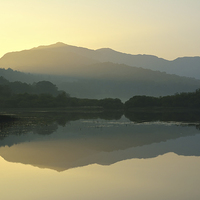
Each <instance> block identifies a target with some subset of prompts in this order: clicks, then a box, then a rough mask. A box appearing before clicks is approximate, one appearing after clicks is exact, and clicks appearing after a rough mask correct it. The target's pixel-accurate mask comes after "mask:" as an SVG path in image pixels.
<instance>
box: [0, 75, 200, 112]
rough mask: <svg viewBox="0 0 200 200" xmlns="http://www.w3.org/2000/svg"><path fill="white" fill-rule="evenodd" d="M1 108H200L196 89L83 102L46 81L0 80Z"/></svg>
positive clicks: (198, 90) (199, 93) (2, 78)
mask: <svg viewBox="0 0 200 200" xmlns="http://www.w3.org/2000/svg"><path fill="white" fill-rule="evenodd" d="M0 107H1V108H54V107H55V108H56V107H100V108H104V109H112V110H113V109H115V110H116V109H118V110H122V109H125V110H134V109H135V108H155V107H161V108H175V107H180V108H200V89H197V90H196V91H195V92H188V93H186V92H183V93H176V94H174V95H170V96H162V97H152V96H145V95H143V96H142V95H140V96H133V97H132V98H130V99H129V100H128V101H126V102H125V103H122V102H121V100H120V99H118V98H105V99H100V100H98V99H86V98H85V99H83V98H76V97H70V95H69V94H67V93H66V92H64V91H59V90H58V88H57V86H56V85H54V84H53V83H51V82H49V81H40V82H37V83H33V84H27V83H22V82H20V81H16V82H9V81H8V80H6V79H5V78H4V77H0Z"/></svg>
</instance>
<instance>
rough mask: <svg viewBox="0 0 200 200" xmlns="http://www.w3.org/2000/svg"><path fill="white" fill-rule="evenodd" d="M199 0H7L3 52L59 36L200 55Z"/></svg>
mask: <svg viewBox="0 0 200 200" xmlns="http://www.w3.org/2000/svg"><path fill="white" fill-rule="evenodd" d="M199 10H200V1H199V0H168V1H165V0H151V1H149V0H106V1H102V0H95V1H92V0H75V1H71V0H49V1H41V0H34V1H33V0H29V1H27V0H2V1H1V7H0V27H1V33H0V36H1V37H0V44H1V49H0V57H2V56H3V55H4V54H5V53H7V52H11V51H19V50H23V49H29V48H32V47H34V46H39V45H41V44H43V45H48V44H53V43H56V42H58V41H60V42H64V43H66V44H71V45H75V46H83V47H87V48H91V49H98V48H103V47H109V48H112V49H115V50H117V51H121V52H126V53H131V54H150V55H156V56H158V57H162V58H165V59H168V60H172V59H175V58H177V57H183V56H199V55H200V37H199V35H200V26H199V19H200V12H199Z"/></svg>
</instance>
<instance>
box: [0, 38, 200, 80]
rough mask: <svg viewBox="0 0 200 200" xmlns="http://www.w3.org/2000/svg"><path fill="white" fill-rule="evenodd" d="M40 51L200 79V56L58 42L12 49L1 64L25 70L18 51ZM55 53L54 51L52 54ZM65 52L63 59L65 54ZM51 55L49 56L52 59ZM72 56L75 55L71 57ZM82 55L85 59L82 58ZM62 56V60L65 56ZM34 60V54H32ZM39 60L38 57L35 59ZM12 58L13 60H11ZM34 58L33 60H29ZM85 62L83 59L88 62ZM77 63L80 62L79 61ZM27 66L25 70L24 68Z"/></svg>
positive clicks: (2, 59)
mask: <svg viewBox="0 0 200 200" xmlns="http://www.w3.org/2000/svg"><path fill="white" fill-rule="evenodd" d="M39 50H41V51H42V50H43V51H45V50H46V51H49V52H50V51H52V52H55V54H58V53H59V54H60V55H61V54H65V56H67V54H69V53H71V54H72V53H74V55H75V54H76V57H77V58H75V60H76V61H78V60H82V63H81V64H82V65H87V64H94V63H95V64H96V63H99V62H113V63H118V64H125V65H129V66H132V67H133V66H134V67H142V68H144V69H151V70H153V71H161V72H166V73H168V74H176V75H179V76H186V77H192V78H196V79H200V56H194V57H188V56H186V57H178V58H176V59H174V60H166V59H164V58H159V57H157V56H155V55H147V54H137V55H133V54H128V53H122V52H119V51H115V50H113V49H110V48H100V49H96V50H93V49H88V48H85V47H77V46H72V45H68V44H64V43H62V42H58V43H55V44H52V45H46V46H45V45H44V46H39V47H35V48H33V49H30V50H23V51H18V52H9V53H7V54H5V55H4V56H3V57H1V58H0V67H2V68H12V69H14V70H19V71H24V69H25V66H26V67H27V66H28V65H29V64H28V63H25V62H24V63H22V62H21V63H20V65H19V64H18V63H17V60H16V59H15V57H16V54H21V56H23V55H22V54H25V53H26V52H32V53H33V52H37V51H39ZM52 54H53V53H52ZM65 56H64V55H63V58H64V57H65ZM51 57H52V56H50V55H49V58H51ZM72 57H73V56H72ZM83 57H84V59H85V60H83ZM63 58H62V59H63ZM33 59H34V57H33ZM36 59H37V58H36ZM11 60H13V62H11ZM29 60H31V59H29ZM86 60H87V62H86V63H84V61H86ZM77 65H80V63H79V64H77ZM23 67H24V69H23ZM27 72H30V71H27Z"/></svg>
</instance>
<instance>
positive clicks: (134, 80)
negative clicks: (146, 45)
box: [0, 43, 200, 101]
mask: <svg viewBox="0 0 200 200" xmlns="http://www.w3.org/2000/svg"><path fill="white" fill-rule="evenodd" d="M184 60H185V62H184V63H185V66H186V65H187V64H188V65H189V64H190V63H192V62H193V63H194V65H195V63H197V62H198V58H190V59H189V58H184ZM186 61H187V62H186ZM120 63H125V64H120ZM168 63H177V66H180V65H181V63H182V59H177V60H175V61H167V60H164V59H161V58H157V57H156V56H149V55H129V54H123V53H120V52H116V51H114V50H112V49H99V50H90V49H87V48H83V47H75V46H70V45H66V44H63V43H56V44H53V45H49V46H40V47H37V48H33V49H30V50H24V51H20V52H12V53H8V54H5V55H4V56H3V57H2V58H1V59H0V68H12V69H13V70H15V71H13V70H11V69H7V70H5V69H1V70H0V73H1V72H3V73H4V74H6V73H5V72H8V71H9V72H10V74H11V71H12V73H13V74H15V75H13V77H14V76H16V77H17V74H18V78H17V79H20V81H22V80H21V78H22V77H26V78H24V80H25V81H27V79H29V82H30V81H32V82H38V81H40V80H41V79H43V80H48V81H51V82H52V83H54V84H56V85H57V86H58V88H59V90H64V91H66V92H67V93H69V94H70V95H71V96H75V97H79V98H107V97H112V98H120V99H122V100H123V101H124V100H127V99H129V98H131V97H132V96H134V95H151V96H163V95H172V94H174V93H176V92H191V91H192V92H193V91H195V90H196V89H198V88H199V87H200V80H197V79H194V78H186V77H180V76H177V75H169V74H166V73H165V72H160V71H153V70H151V69H145V68H144V66H146V68H147V67H149V68H151V66H155V67H154V68H156V67H157V68H158V65H159V66H160V67H165V66H166V65H167V64H168ZM128 64H130V65H132V66H129V65H128ZM134 66H139V67H134ZM171 68H172V67H171ZM191 68H192V64H191ZM177 69H178V67H177ZM196 69H197V70H198V67H196ZM16 70H19V71H22V72H23V73H24V74H23V75H22V73H21V74H20V73H19V72H17V71H16ZM180 71H181V73H182V72H183V71H184V70H180ZM25 72H26V73H25ZM27 73H35V74H37V75H33V74H31V76H32V77H30V74H29V76H28V75H27ZM19 74H20V76H19ZM38 74H40V75H38ZM41 74H43V75H41ZM21 75H22V76H21ZM197 75H198V73H197ZM0 76H2V74H0ZM8 77H10V75H8V76H7V77H5V78H7V79H8V80H10V79H9V78H8ZM19 77H21V78H19ZM28 77H29V78H28ZM34 79H35V80H34ZM38 79H40V80H38ZM10 81H15V80H10Z"/></svg>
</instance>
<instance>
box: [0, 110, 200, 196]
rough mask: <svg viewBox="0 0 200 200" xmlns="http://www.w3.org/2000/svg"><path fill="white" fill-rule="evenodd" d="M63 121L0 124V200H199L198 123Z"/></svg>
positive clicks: (115, 118)
mask: <svg viewBox="0 0 200 200" xmlns="http://www.w3.org/2000/svg"><path fill="white" fill-rule="evenodd" d="M71 116H72V118H70V114H66V113H62V114H58V113H52V114H51V113H38V114H37V115H36V114H34V113H29V114H28V115H27V114H23V113H22V114H21V115H20V117H21V120H18V121H14V122H6V123H1V128H0V130H1V134H0V135H1V137H0V166H1V169H0V177H1V179H2V180H3V181H1V182H0V188H1V199H3V200H11V199H16V200H18V199H19V200H27V199H29V200H36V199H37V200H54V199H70V200H80V199H81V200H94V199H95V200H101V199H109V200H121V199H126V200H132V199H140V200H146V199H149V200H160V199H162V200H163V199H164V200H165V199H166V200H168V199H176V200H188V199H200V192H199V184H200V157H199V156H200V148H199V142H200V134H199V133H200V131H199V128H198V127H199V121H198V118H196V117H195V119H193V120H191V119H192V118H191V117H190V119H188V120H180V121H179V120H176V121H175V120H174V121H171V120H166V121H164V120H158V118H154V119H156V120H147V117H146V115H144V116H143V117H142V118H141V116H142V115H138V119H137V117H136V116H137V115H136V114H135V115H134V117H133V116H130V115H129V116H127V115H126V116H127V117H129V119H130V120H129V119H127V118H126V117H124V116H123V117H121V114H119V113H114V114H111V113H110V114H105V113H104V114H102V113H101V115H100V116H99V115H97V114H88V113H87V114H73V115H71ZM148 117H149V116H148ZM178 118H179V119H180V117H178ZM178 118H177V117H176V119H178ZM133 119H134V120H133ZM162 119H163V118H162ZM165 119H166V118H165ZM174 119H175V118H174ZM172 152H173V153H172ZM97 164H98V165H97ZM111 164H112V165H111Z"/></svg>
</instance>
